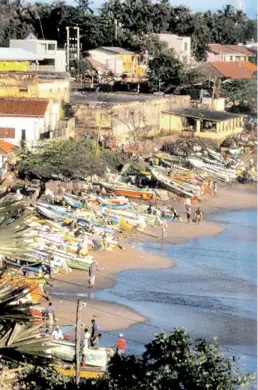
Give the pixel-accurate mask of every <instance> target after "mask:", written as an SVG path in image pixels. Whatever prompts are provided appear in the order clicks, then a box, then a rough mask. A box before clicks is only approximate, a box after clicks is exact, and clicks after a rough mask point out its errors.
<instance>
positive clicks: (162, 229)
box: [161, 221, 168, 241]
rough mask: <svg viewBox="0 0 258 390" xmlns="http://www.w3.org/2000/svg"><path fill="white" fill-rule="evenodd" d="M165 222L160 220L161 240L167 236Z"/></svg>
mask: <svg viewBox="0 0 258 390" xmlns="http://www.w3.org/2000/svg"><path fill="white" fill-rule="evenodd" d="M167 227H168V225H167V222H166V221H162V225H161V240H162V241H163V240H164V239H165V238H166V236H167Z"/></svg>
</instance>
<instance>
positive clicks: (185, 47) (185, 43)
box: [184, 42, 188, 51]
mask: <svg viewBox="0 0 258 390" xmlns="http://www.w3.org/2000/svg"><path fill="white" fill-rule="evenodd" d="M187 49H188V45H187V42H184V51H187Z"/></svg>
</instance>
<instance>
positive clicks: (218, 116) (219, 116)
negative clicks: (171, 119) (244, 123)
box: [163, 108, 245, 122]
mask: <svg viewBox="0 0 258 390" xmlns="http://www.w3.org/2000/svg"><path fill="white" fill-rule="evenodd" d="M163 114H171V115H178V116H185V117H191V118H195V119H204V120H208V121H214V122H220V121H226V120H229V119H234V118H240V117H243V116H245V115H243V114H233V113H231V112H224V111H212V110H205V109H199V108H180V109H175V110H169V111H163Z"/></svg>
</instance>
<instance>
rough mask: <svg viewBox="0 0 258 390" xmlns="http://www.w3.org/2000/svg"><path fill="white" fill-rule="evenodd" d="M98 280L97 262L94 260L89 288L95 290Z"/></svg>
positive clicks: (90, 271) (90, 270)
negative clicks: (96, 279)
mask: <svg viewBox="0 0 258 390" xmlns="http://www.w3.org/2000/svg"><path fill="white" fill-rule="evenodd" d="M95 278H96V262H95V260H93V262H92V263H91V265H90V267H89V288H94V286H95Z"/></svg>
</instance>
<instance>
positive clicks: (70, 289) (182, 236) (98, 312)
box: [50, 184, 257, 330]
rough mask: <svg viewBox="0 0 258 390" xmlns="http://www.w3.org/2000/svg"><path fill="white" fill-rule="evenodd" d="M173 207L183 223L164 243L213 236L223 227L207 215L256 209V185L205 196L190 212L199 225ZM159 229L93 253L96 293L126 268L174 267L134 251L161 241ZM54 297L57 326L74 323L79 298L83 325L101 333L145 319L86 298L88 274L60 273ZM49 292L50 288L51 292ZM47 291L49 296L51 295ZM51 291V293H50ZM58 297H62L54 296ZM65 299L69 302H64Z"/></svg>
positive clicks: (180, 204) (170, 229)
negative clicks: (200, 214)
mask: <svg viewBox="0 0 258 390" xmlns="http://www.w3.org/2000/svg"><path fill="white" fill-rule="evenodd" d="M174 205H175V207H176V209H177V211H178V212H179V214H180V215H181V218H182V220H183V222H179V221H178V222H173V223H169V224H168V229H167V236H166V238H165V240H164V242H171V243H177V244H178V243H183V242H186V241H187V240H189V239H192V238H197V237H203V236H214V235H217V234H219V233H221V232H222V230H223V229H222V227H221V226H220V225H219V224H217V223H214V222H210V221H206V220H205V215H206V214H207V213H218V212H225V211H230V210H239V209H243V208H255V207H256V206H257V196H256V185H254V184H253V185H240V184H234V185H231V186H228V187H227V188H222V189H219V191H218V196H217V197H216V198H214V197H213V196H206V198H205V199H204V200H203V202H202V203H200V204H196V205H193V207H192V212H193V213H194V211H195V209H196V208H197V207H198V206H199V207H201V209H202V210H203V211H204V221H202V222H201V223H200V225H197V224H193V223H190V224H188V223H187V222H186V213H185V209H184V201H183V200H179V201H178V202H176V203H175V204H174ZM160 237H161V229H160V227H154V228H152V229H151V228H150V229H147V230H146V231H145V232H144V233H137V234H135V235H133V236H130V237H128V239H127V240H126V241H125V242H122V246H123V248H124V250H123V251H122V250H121V249H117V250H116V251H114V252H96V254H95V253H94V252H93V255H94V257H95V258H96V260H97V261H98V264H99V265H100V267H101V270H99V271H97V272H96V286H95V290H99V289H105V288H112V287H113V286H114V284H115V275H116V273H118V272H120V271H124V270H127V269H142V268H145V269H162V268H170V267H173V266H175V264H176V261H175V260H171V259H167V258H162V257H159V256H156V255H150V254H147V253H144V252H140V251H137V250H135V249H134V248H133V242H135V241H136V240H141V241H149V240H152V241H153V240H154V241H157V240H160ZM53 285H54V292H55V294H54V295H53V296H52V297H51V300H52V301H53V304H54V306H55V310H56V316H57V318H59V323H60V324H74V322H75V314H76V301H77V300H78V299H82V300H83V301H85V302H86V301H87V299H88V298H89V299H90V300H89V301H88V306H86V307H85V308H84V309H83V324H84V325H86V326H90V321H91V319H92V318H96V320H97V321H98V322H99V324H101V329H102V330H111V329H112V330H115V329H122V328H127V327H130V326H132V325H134V324H135V323H137V322H143V321H145V318H144V317H143V316H141V315H139V314H137V313H136V312H134V311H133V310H132V309H130V308H128V307H126V306H122V305H117V304H115V303H111V302H101V301H94V292H93V293H91V294H90V295H89V296H88V294H89V292H90V291H89V289H88V272H83V271H73V272H72V273H70V274H69V275H66V274H63V273H60V274H58V275H57V277H56V280H55V281H54V282H53ZM51 290H52V289H51ZM51 290H50V296H51ZM52 292H53V290H52ZM56 294H61V295H56ZM67 299H68V300H67Z"/></svg>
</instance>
